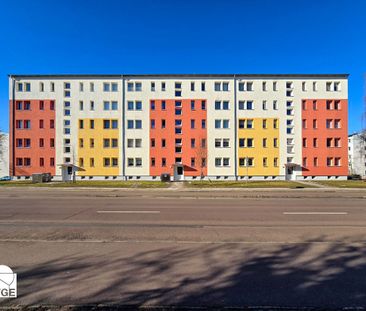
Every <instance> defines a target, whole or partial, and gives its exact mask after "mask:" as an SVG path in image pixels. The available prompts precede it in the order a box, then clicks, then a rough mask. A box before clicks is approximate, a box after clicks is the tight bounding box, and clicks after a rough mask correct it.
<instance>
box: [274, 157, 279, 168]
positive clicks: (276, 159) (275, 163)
mask: <svg viewBox="0 0 366 311" xmlns="http://www.w3.org/2000/svg"><path fill="white" fill-rule="evenodd" d="M273 166H274V167H277V166H278V158H273Z"/></svg>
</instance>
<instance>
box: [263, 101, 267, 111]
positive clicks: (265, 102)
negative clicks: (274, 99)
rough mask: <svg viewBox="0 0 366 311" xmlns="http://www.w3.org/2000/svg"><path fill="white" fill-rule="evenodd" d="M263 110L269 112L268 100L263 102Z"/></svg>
mask: <svg viewBox="0 0 366 311" xmlns="http://www.w3.org/2000/svg"><path fill="white" fill-rule="evenodd" d="M262 109H263V110H267V101H266V100H264V101H263V102H262Z"/></svg>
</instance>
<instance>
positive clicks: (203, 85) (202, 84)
mask: <svg viewBox="0 0 366 311" xmlns="http://www.w3.org/2000/svg"><path fill="white" fill-rule="evenodd" d="M201 91H202V92H205V91H206V84H205V82H201Z"/></svg>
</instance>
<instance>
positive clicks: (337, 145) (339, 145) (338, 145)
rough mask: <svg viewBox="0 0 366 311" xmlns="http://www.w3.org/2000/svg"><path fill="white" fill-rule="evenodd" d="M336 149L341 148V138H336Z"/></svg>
mask: <svg viewBox="0 0 366 311" xmlns="http://www.w3.org/2000/svg"><path fill="white" fill-rule="evenodd" d="M334 147H337V148H339V147H341V139H340V138H335V139H334Z"/></svg>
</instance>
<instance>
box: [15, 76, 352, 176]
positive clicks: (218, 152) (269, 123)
mask: <svg viewBox="0 0 366 311" xmlns="http://www.w3.org/2000/svg"><path fill="white" fill-rule="evenodd" d="M9 104H10V172H11V175H13V176H17V178H28V177H29V176H30V175H31V174H33V173H40V172H49V173H51V174H52V175H53V176H54V178H55V179H64V180H68V179H71V178H72V176H73V175H75V177H76V178H77V179H85V180H90V179H117V180H119V179H121V180H125V179H127V180H128V179H144V180H145V179H146V180H150V179H153V180H154V179H156V180H158V179H159V176H160V175H161V174H163V173H168V174H170V175H171V178H172V180H191V179H202V178H204V179H208V178H209V179H213V180H245V179H248V180H264V179H266V180H285V179H287V180H304V179H305V180H306V179H309V180H311V179H344V178H346V176H347V173H348V168H347V166H348V159H347V105H348V75H347V74H333V75H327V74H323V75H322V74H304V75H299V74H295V75H294V74H292V75H291V74H278V75H273V74H263V75H261V74H256V75H248V74H235V75H234V74H222V75H220V74H208V75H206V74H182V75H172V74H169V75H10V76H9Z"/></svg>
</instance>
